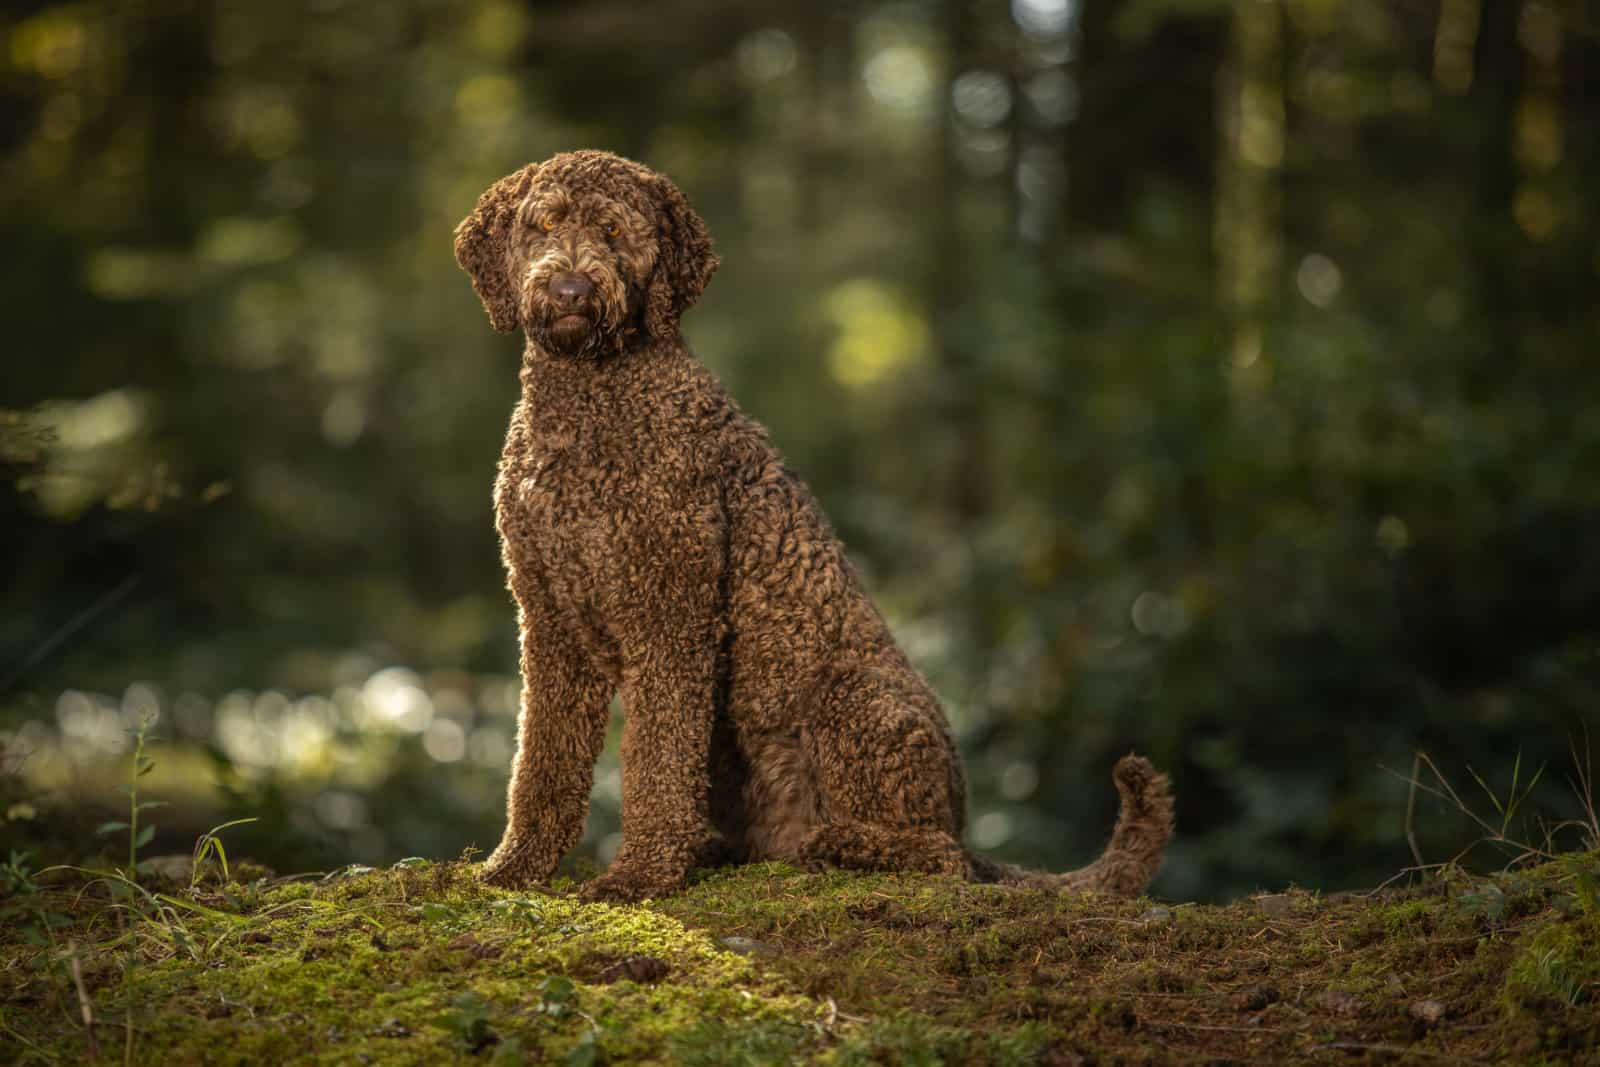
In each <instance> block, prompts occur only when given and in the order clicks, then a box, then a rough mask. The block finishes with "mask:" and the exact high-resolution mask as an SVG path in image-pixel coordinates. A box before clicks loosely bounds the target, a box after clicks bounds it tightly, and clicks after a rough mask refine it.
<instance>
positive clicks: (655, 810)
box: [581, 518, 722, 901]
mask: <svg viewBox="0 0 1600 1067" xmlns="http://www.w3.org/2000/svg"><path fill="white" fill-rule="evenodd" d="M679 533H680V535H681V536H680V537H677V538H673V539H671V540H670V541H668V542H667V545H666V547H664V548H663V549H662V551H663V552H665V553H669V554H670V556H669V557H668V558H669V559H670V565H668V566H666V567H665V568H664V573H663V572H661V571H658V572H656V576H655V579H654V580H651V579H646V580H643V581H639V582H635V583H633V584H632V585H630V586H629V588H630V590H631V593H630V595H629V596H628V597H626V598H625V599H626V600H628V601H631V603H629V604H628V605H627V606H626V607H624V608H622V609H621V610H619V611H618V613H617V617H616V621H617V624H618V629H619V631H620V635H619V636H620V637H621V639H622V646H623V662H624V667H623V683H622V705H623V717H624V718H623V726H622V753H621V755H622V845H621V847H620V848H619V849H618V850H617V855H616V857H615V858H614V859H613V860H612V861H611V867H610V869H609V870H607V871H606V873H605V874H603V875H601V876H599V877H598V878H594V879H591V880H590V881H589V882H588V883H586V884H585V885H584V886H583V889H582V890H581V894H582V896H583V897H584V899H587V900H599V899H604V900H626V901H632V900H642V899H644V898H646V897H659V896H664V895H667V894H669V893H673V892H676V891H677V890H679V889H681V888H683V884H684V880H685V878H686V877H687V876H688V874H689V871H690V869H691V868H692V867H693V866H694V863H695V860H696V858H697V857H698V856H700V855H702V854H703V853H704V852H705V850H706V846H707V843H708V839H709V837H710V834H709V821H708V813H707V805H708V797H709V792H710V772H709V769H708V768H709V762H710V751H711V725H712V720H713V717H714V713H715V700H716V693H717V671H718V669H719V667H720V666H721V664H720V655H719V653H720V644H721V633H722V631H721V623H720V615H719V613H720V611H721V610H722V605H721V604H720V602H719V597H720V595H721V594H720V583H719V580H718V579H719V576H720V567H721V559H720V556H719V555H718V553H719V552H720V550H721V548H722V535H721V529H720V527H719V526H717V525H716V524H715V523H714V522H713V521H707V520H706V519H705V518H702V519H701V521H700V522H699V523H696V524H695V525H694V526H693V528H692V529H691V530H689V531H687V532H685V531H681V530H680V531H679ZM655 559H656V560H663V557H662V556H656V557H655ZM663 561H664V560H663ZM646 570H648V568H646Z"/></svg>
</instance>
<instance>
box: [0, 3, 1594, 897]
mask: <svg viewBox="0 0 1600 1067" xmlns="http://www.w3.org/2000/svg"><path fill="white" fill-rule="evenodd" d="M1597 59H1600V17H1597V11H1596V8H1595V7H1594V6H1591V5H1585V4H1575V3H1560V2H1557V0H1126V2H1123V3H1111V2H1106V0H1011V2H1009V3H1007V2H1005V0H984V2H978V0H921V2H915V0H913V2H882V3H880V2H868V0H858V2H838V3H816V2H813V0H804V2H802V0H739V2H737V3H734V2H731V0H654V2H652V3H648V4H640V3H622V2H587V3H582V4H571V3H545V2H516V0H475V2H453V0H451V2H446V0H387V2H385V3H381V4H371V3H354V2H340V0H286V2H279V3H271V4H269V3H262V2H260V0H82V2H77V3H70V4H58V3H38V2H29V0H22V2H20V3H14V4H11V5H9V6H8V8H7V10H6V13H4V14H0V239H3V241H4V245H5V255H4V258H3V260H0V272H3V273H0V292H3V296H0V316H3V318H0V323H3V337H4V340H3V345H4V349H5V353H4V357H3V359H0V469H3V470H4V472H5V477H4V481H3V484H0V559H3V560H4V561H5V563H4V574H5V581H4V584H3V588H0V749H3V757H0V759H3V767H0V770H3V773H0V814H4V815H5V816H6V818H5V820H4V822H3V823H0V834H3V835H4V837H5V838H6V839H9V841H10V842H11V843H12V844H13V845H17V844H19V843H20V844H22V845H26V846H28V847H34V848H42V849H44V850H45V851H47V852H48V851H50V850H52V849H54V850H56V851H58V852H59V851H66V852H68V853H72V854H77V855H81V854H82V853H84V852H86V851H89V850H91V849H93V848H94V847H96V841H95V839H94V838H93V837H92V833H91V828H92V827H93V826H94V824H95V822H97V821H98V820H99V819H101V818H105V817H106V814H105V809H109V808H112V807H114V806H115V805H116V804H117V803H118V802H119V801H121V798H120V795H119V794H118V793H117V792H116V790H115V786H116V784H117V783H118V782H120V781H124V780H125V779H126V775H127V773H128V766H127V765H128V760H129V756H128V749H129V741H128V730H129V728H130V727H131V726H133V725H135V724H136V723H137V722H138V721H139V719H140V717H141V716H142V715H144V714H146V713H147V712H156V713H158V714H159V721H158V723H157V726H156V728H155V732H156V733H157V734H158V735H159V736H160V737H161V738H162V739H163V741H162V743H160V744H159V745H157V747H156V748H155V750H154V755H155V757H156V762H157V766H156V769H155V772H154V773H153V774H152V775H151V776H150V777H149V778H147V779H145V783H146V788H148V789H150V790H152V791H153V792H154V794H156V795H159V796H161V797H163V798H165V799H167V800H169V801H171V802H172V806H171V807H170V808H167V809H164V810H162V811H159V812H157V813H155V814H154V816H153V817H154V819H155V821H156V822H157V823H158V824H159V825H160V830H159V832H158V833H157V836H156V840H155V841H154V842H153V843H152V845H151V846H150V849H149V850H148V851H152V852H183V851H187V850H188V848H189V846H190V844H191V843H192V841H193V840H194V836H195V834H196V833H198V832H199V831H200V830H203V829H205V828H206V827H207V826H209V825H211V824H213V823H216V822H220V821H222V820H223V819H224V818H234V817H240V816H256V817H258V818H259V821H258V822H256V823H254V824H252V825H249V826H245V827H240V828H238V829H237V830H234V831H230V837H229V842H230V845H229V847H230V851H231V852H232V853H233V854H235V855H239V854H250V855H253V856H256V857H259V858H261V859H263V860H265V861H267V862H269V863H271V864H273V865H274V866H276V867H277V868H278V869H279V870H280V871H284V872H288V871H295V870H308V869H314V868H327V867H331V866H335V865H339V864H343V863H347V862H351V861H364V862H371V863H376V862H387V861H393V860H395V859H398V858H400V857H402V856H406V855H410V854H420V855H426V856H432V857H449V856H454V855H456V854H458V853H459V852H460V851H461V850H462V848H463V847H464V846H467V845H471V844H475V845H476V846H477V847H479V848H481V849H487V848H490V847H492V846H493V845H494V843H495V841H496V840H497V838H498V834H499V829H500V823H501V818H502V807H501V794H502V790H503V787H504V782H505V779H506V776H507V770H508V760H509V758H510V753H511V745H512V737H513V732H512V731H513V722H514V719H513V716H514V714H515V705H516V694H517V683H516V679H515V676H514V671H515V664H516V652H515V633H514V618H513V612H512V607H511V604H510V601H509V598H508V597H507V595H506V593H505V591H504V588H503V584H502V578H501V573H500V568H499V560H498V554H497V547H496V543H495V539H494V532H493V529H492V525H491V514H490V482H491V479H492V476H493V470H494V464H495V461H496V458H497V456H498V452H499V447H500V440H501V435H502V433H503V430H504V427H505V424H506V421H507V417H508V415H509V412H510V407H511V404H512V401H513V398H514V395H515V389H516V370H517V366H518V341H517V340H515V339H512V338H508V337H505V336H503V335H496V334H494V333H492V332H491V331H490V329H489V327H488V325H487V322H486V321H485V318H484V315H483V312H482V311H481V309H480V308H479V306H478V304H477V302H476V300H475V299H474V297H473V295H472V291H471V289H470V287H469V285H468V283H467V279H466V277H465V276H464V275H463V274H461V273H460V271H459V270H458V269H457V267H456V265H455V263H454V262H453V260H452V257H451V231H452V229H453V228H454V226H455V224H456V222H457V221H458V220H459V219H460V218H461V217H462V216H463V215H465V214H466V213H467V212H468V211H469V210H470V209H471V207H472V204H473V202H474V199H475V197H476V195H477V193H478V192H479V191H480V190H481V189H482V188H484V187H485V186H486V185H487V184H488V183H490V182H491V181H492V180H494V179H495V178H497V177H499V176H500V175H502V174H505V173H507V172H508V171H510V170H512V169H514V168H516V167H518V166H520V165H522V164H523V163H525V162H528V161H530V160H535V159H539V158H543V157H544V156H546V155H548V154H550V153H553V152H555V151H559V150H563V149H570V148H576V147H603V148H610V149H613V150H616V151H619V152H622V153H623V154H626V155H630V156H633V157H636V158H639V159H641V160H644V161H646V162H648V163H650V164H651V165H653V166H655V167H657V168H659V169H661V170H663V171H665V172H667V173H668V174H670V175H671V176H672V177H674V178H675V179H676V180H677V182H678V183H679V184H680V185H681V186H682V187H683V188H684V189H685V191H686V192H688V194H689V195H690V197H691V199H692V200H693V201H694V202H695V203H696V205H697V206H698V207H699V209H700V210H701V212H702V213H703V214H704V215H705V217H706V218H707V220H708V222H709V223H710V225H711V227H712V231H713V233H714V234H715V235H716V239H717V247H718V249H719V251H720V253H721V255H722V258H723V268H722V270H721V272H720V273H719V275H718V276H717V278H716V279H715V280H714V281H713V283H712V286H711V288H710V290H709V292H708V294H707V296H706V298H705V300H704V301H703V302H702V304H701V305H700V306H699V307H698V308H696V309H695V310H694V311H693V312H692V313H691V314H690V315H689V316H688V317H687V320H686V324H685V329H686V333H687V335H688V337H689V339H690V342H691V344H692V345H693V346H694V347H695V348H696V350H697V351H698V352H699V353H700V354H701V356H702V357H703V358H704V359H705V361H706V362H707V363H708V364H709V365H710V366H711V367H712V368H714V369H715V370H716V371H717V373H718V374H719V375H721V376H722V378H723V379H724V380H725V381H726V382H727V384H728V386H729V387H730V389H731V390H732V391H733V393H734V394H735V395H736V396H737V397H739V399H740V401H741V403H742V404H743V406H744V407H745V408H746V410H748V411H749V412H751V413H752V414H754V415H755V416H756V417H758V418H759V419H761V420H762V421H763V422H765V423H766V424H767V425H768V426H769V427H770V428H771V430H772V433H773V437H774V439H775V440H776V442H777V444H778V445H779V447H780V448H781V449H782V450H783V451H784V453H785V454H786V456H787V457H788V459H789V460H790V463H791V465H792V466H793V467H795V468H796V469H797V470H798V471H800V472H801V473H802V475H803V476H804V477H806V478H807V480H808V481H809V482H810V483H811V485H812V487H813V488H814V489H815V491H816V492H817V494H818V496H819V497H820V498H821V500H822V501H823V504H824V506H825V507H826V508H827V510H828V511H829V512H830V514H831V516H832V518H833V519H834V521H835V523H836V525H837V526H838V528H839V530H840V532H841V534H842V536H843V537H844V538H845V540H846V542H847V543H848V544H849V546H850V548H851V551H852V554H853V555H854V557H855V559H856V560H857V562H858V563H859V564H860V566H861V568H862V570H863V572H864V573H865V575H866V577H867V580H868V582H869V585H870V586H871V588H872V590H873V591H874V593H875V595H876V596H877V598H878V600H879V602H880V604H881V605H882V606H883V608H884V610H885V612H886V613H887V615H888V616H889V618H890V619H891V621H892V623H893V625H894V626H895V628H896V630H897V632H898V633H899V635H900V636H901V638H902V639H903V641H904V643H905V645H906V646H907V648H908V650H909V651H910V653H911V655H912V656H913V658H914V659H915V660H916V661H917V662H918V663H919V664H920V665H921V666H922V667H923V668H924V669H925V670H927V671H928V672H929V674H930V676H931V677H932V678H933V679H934V681H935V684H936V685H937V686H938V688H939V690H940V691H941V693H942V694H943V696H944V698H945V700H946V701H947V705H948V708H949V712H950V715H951V718H952V720H953V721H954V723H955V724H956V727H957V730H958V733H959V736H960V739H961V743H962V745H963V748H964V750H965V752H966V754H967V756H968V758H969V761H970V777H971V780H972V798H971V813H970V814H971V837H972V839H973V840H974V841H975V842H976V843H977V844H979V845H980V846H982V847H984V848H986V849H989V850H992V851H993V852H995V853H998V854H1001V855H1003V856H1005V857H1007V858H1011V859H1016V860H1022V861H1026V862H1029V863H1033V864H1037V865H1043V866H1049V867H1054V868H1064V867H1067V866H1069V865H1073V864H1075V863H1078V862H1082V861H1083V860H1085V859H1086V858H1087V857H1088V856H1089V855H1091V854H1092V853H1093V851H1094V850H1096V849H1097V848H1098V846H1099V844H1100V843H1101V841H1102V840H1103V835H1104V833H1105V832H1106V829H1107V828H1108V826H1109V823H1110V819H1111V816H1112V810H1113V804H1114V797H1113V794H1112V790H1111V785H1110V778H1109V771H1110V767H1111V764H1112V762H1113V761H1114V760H1115V758H1116V757H1117V756H1118V755H1120V754H1121V753H1123V752H1125V751H1126V750H1128V749H1129V748H1131V747H1137V748H1138V749H1139V750H1140V751H1142V752H1145V753H1147V754H1148V755H1150V756H1151V757H1152V758H1153V759H1154V760H1155V761H1156V762H1157V763H1159V764H1160V765H1162V766H1164V767H1166V768H1169V769H1170V770H1171V771H1172V772H1173V774H1174V777H1175V779H1176V786H1177V791H1178V796H1179V804H1180V807H1179V812H1180V822H1181V837H1180V838H1179V840H1178V842H1177V844H1176V846H1175V848H1174V850H1173V852H1172V854H1171V858H1170V860H1169V862H1168V865H1167V867H1166V870H1165V871H1164V873H1163V875H1162V876H1161V879H1160V881H1159V882H1158V883H1157V885H1156V887H1155V889H1156V891H1157V892H1159V893H1162V894H1166V895H1169V896H1174V897H1179V898H1200V899H1218V898H1227V897H1230V896H1233V895H1236V894H1238V893H1241V892H1246V891H1249V890H1251V889H1254V888H1257V887H1276V886H1281V885H1283V884H1285V883H1288V882H1291V881H1293V882H1297V883H1299V884H1302V885H1309V886H1316V887H1324V888H1329V889H1333V888H1344V887H1353V886H1367V885H1372V884H1376V883H1377V882H1379V881H1382V880H1383V879H1385V878H1387V877H1388V876H1390V875H1392V874H1394V873H1395V872H1396V871H1398V870H1400V869H1401V868H1403V867H1405V866H1407V865H1409V864H1410V863H1412V862H1413V861H1412V855H1411V851H1410V849H1409V848H1408V846H1407V844H1406V840H1405V833H1404V821H1405V809H1406V794H1407V789H1406V785H1405V783H1404V782H1403V781H1401V780H1400V778H1399V777H1397V776H1395V775H1394V774H1391V773H1389V772H1388V771H1386V770H1385V769H1384V768H1385V767H1387V768H1392V769H1393V770H1395V771H1398V772H1400V773H1401V774H1402V775H1403V774H1405V773H1406V772H1408V771H1409V769H1410V767H1411V760H1412V754H1413V752H1414V751H1415V750H1416V749H1417V748H1419V747H1420V748H1423V749H1426V750H1427V751H1428V752H1429V753H1430V754H1432V755H1433V757H1434V758H1435V759H1437V760H1438V762H1439V764H1440V766H1441V767H1442V768H1443V769H1444V770H1445V771H1446V772H1447V773H1450V774H1452V775H1458V776H1459V777H1458V778H1457V785H1458V787H1460V788H1463V789H1472V790H1474V791H1475V790H1476V787H1475V786H1474V785H1473V784H1472V782H1471V778H1470V776H1469V773H1468V772H1467V770H1466V768H1467V767H1468V765H1470V766H1471V767H1472V768H1473V769H1474V770H1476V771H1477V773H1479V774H1481V775H1482V776H1483V778H1484V780H1485V781H1486V782H1487V783H1488V784H1489V785H1490V786H1491V787H1492V788H1494V789H1495V790H1497V791H1500V792H1501V793H1502V794H1503V793H1504V792H1505V790H1506V789H1507V788H1508V787H1509V783H1510V776H1511V773H1512V768H1513V766H1514V765H1515V762H1516V760H1517V757H1518V754H1519V753H1520V755H1521V761H1522V768H1521V777H1522V779H1523V780H1524V781H1526V779H1527V777H1528V773H1529V771H1530V770H1531V769H1532V768H1534V767H1536V766H1538V765H1540V764H1543V763H1549V764H1550V765H1551V769H1550V771H1549V772H1547V773H1546V775H1545V777H1544V778H1543V779H1542V780H1541V781H1540V782H1539V784H1538V787H1537V788H1536V789H1535V791H1534V795H1533V797H1532V798H1531V799H1530V800H1529V801H1528V804H1527V806H1526V808H1525V809H1524V810H1525V811H1527V812H1528V813H1530V814H1538V815H1542V816H1543V817H1545V818H1548V819H1552V820H1554V819H1560V818H1563V817H1570V816H1572V815H1576V814H1577V813H1578V806H1577V803H1576V801H1575V800H1574V799H1573V797H1572V794H1571V792H1570V791H1569V790H1568V788H1567V786H1566V783H1565V782H1564V780H1563V779H1564V777H1565V773H1566V772H1567V771H1569V770H1570V761H1569V759H1568V754H1567V749H1568V744H1569V738H1572V737H1577V738H1578V741H1579V745H1580V747H1581V746H1582V743H1583V733H1582V731H1583V729H1584V728H1585V725H1592V724H1595V723H1596V722H1600V716H1597V715H1596V707H1597V696H1600V614H1597V606H1600V553H1597V551H1596V545H1597V544H1600V351H1597V340H1600V301H1597V299H1596V294H1597V292H1600V210H1597V204H1596V195H1595V190H1597V189H1600V80H1597V79H1596V77H1595V75H1594V71H1595V69H1596V61H1597ZM617 798H618V780H617V774H616V764H615V747H614V745H613V746H611V747H609V748H608V753H607V756H606V763H605V764H604V765H603V768H602V772H601V774H600V775H599V777H598V780H597V786H596V794H595V803H594V811H593V814H592V817H591V824H590V828H589V833H588V835H587V837H586V839H585V843H584V850H585V853H586V854H587V855H588V856H590V857H594V858H598V859H601V860H603V859H604V858H606V856H607V854H608V851H609V850H610V849H613V848H614V847H615V843H616V837H615V831H616V826H617V808H618V799H617ZM1480 800H1481V801H1482V804H1483V806H1484V807H1487V806H1488V802H1487V800H1483V799H1482V798H1481V797H1480ZM123 802H124V803H125V801H123ZM1417 831H1418V834H1419V838H1420V845H1421V848H1422V851H1423V854H1424V856H1425V858H1427V859H1428V860H1430V861H1440V860H1444V859H1447V858H1449V856H1451V855H1452V854H1453V853H1454V852H1455V851H1456V850H1457V849H1459V848H1461V847H1463V846H1464V845H1466V844H1467V843H1469V842H1470V841H1471V840H1472V838H1473V834H1474V831H1473V828H1472V827H1471V826H1470V825H1469V824H1468V823H1467V822H1466V820H1465V819H1464V818H1462V817H1461V816H1460V815H1459V813H1455V812H1452V811H1451V810H1449V809H1448V808H1446V807H1444V806H1442V805H1440V804H1437V803H1433V802H1431V801H1430V802H1428V803H1424V804H1422V805H1421V807H1420V808H1419V811H1418V814H1417ZM1536 832H1537V831H1536V830H1530V831H1529V833H1530V834H1536ZM118 847H122V846H118ZM1477 859H1478V860H1481V861H1482V862H1483V863H1484V864H1485V865H1488V866H1497V865H1498V861H1496V860H1495V858H1494V857H1493V856H1490V855H1484V854H1481V853H1480V854H1478V856H1477Z"/></svg>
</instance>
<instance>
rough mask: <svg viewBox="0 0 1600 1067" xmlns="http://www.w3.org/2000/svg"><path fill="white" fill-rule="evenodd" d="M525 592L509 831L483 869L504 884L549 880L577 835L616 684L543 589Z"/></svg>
mask: <svg viewBox="0 0 1600 1067" xmlns="http://www.w3.org/2000/svg"><path fill="white" fill-rule="evenodd" d="M524 592H525V593H526V595H523V594H524ZM518 599H519V602H520V605H521V609H522V610H521V622H522V710H521V713H520V716H519V718H518V720H517V754H516V757H515V759H514V760H513V761H512V764H511V786H510V788H509V789H508V790H507V793H506V831H505V836H504V837H502V838H501V840H500V845H499V847H498V848H496V849H495V850H494V853H493V854H492V855H490V857H489V859H488V861H487V862H486V863H485V864H484V866H483V875H482V877H483V879H484V881H486V882H489V883H491V884H494V885H500V886H525V885H529V884H531V883H534V882H540V881H543V880H544V879H546V878H548V877H550V873H551V872H552V871H554V870H555V869H556V864H557V863H559V862H560V861H561V857H562V856H564V855H566V853H567V851H568V850H569V849H571V848H572V846H573V845H575V844H577V843H578V838H579V837H580V836H581V835H582V834H583V823H584V818H585V817H586V816H587V815H588V812H589V790H590V787H591V785H592V784H593V782H594V763H595V760H596V759H598V758H599V755H600V749H601V747H602V746H603V745H604V744H605V736H606V706H607V705H608V704H609V703H610V701H611V694H612V691H613V686H612V685H611V683H609V682H608V681H607V680H606V679H605V677H604V676H603V675H602V673H601V672H600V671H599V670H598V669H597V668H596V667H595V666H594V665H593V664H592V663H591V662H590V659H589V657H588V656H587V654H586V653H585V652H584V650H583V649H582V647H581V646H580V645H579V644H578V642H577V640H576V639H575V638H573V636H572V635H571V634H570V633H569V632H567V630H566V629H565V628H564V627H562V626H561V625H560V624H559V621H558V618H557V614H556V612H555V609H554V608H553V606H551V605H550V603H549V601H548V599H547V598H546V597H544V596H543V595H542V590H537V589H528V590H525V591H524V590H519V597H518Z"/></svg>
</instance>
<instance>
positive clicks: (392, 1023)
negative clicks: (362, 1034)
mask: <svg viewBox="0 0 1600 1067" xmlns="http://www.w3.org/2000/svg"><path fill="white" fill-rule="evenodd" d="M372 1032H373V1033H374V1034H375V1035H377V1036H378V1037H410V1036H411V1027H409V1026H407V1025H406V1024H405V1023H403V1022H401V1021H400V1020H399V1019H390V1020H388V1021H387V1022H385V1023H384V1024H383V1025H382V1026H379V1027H378V1028H377V1029H375V1030H373V1031H372Z"/></svg>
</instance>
